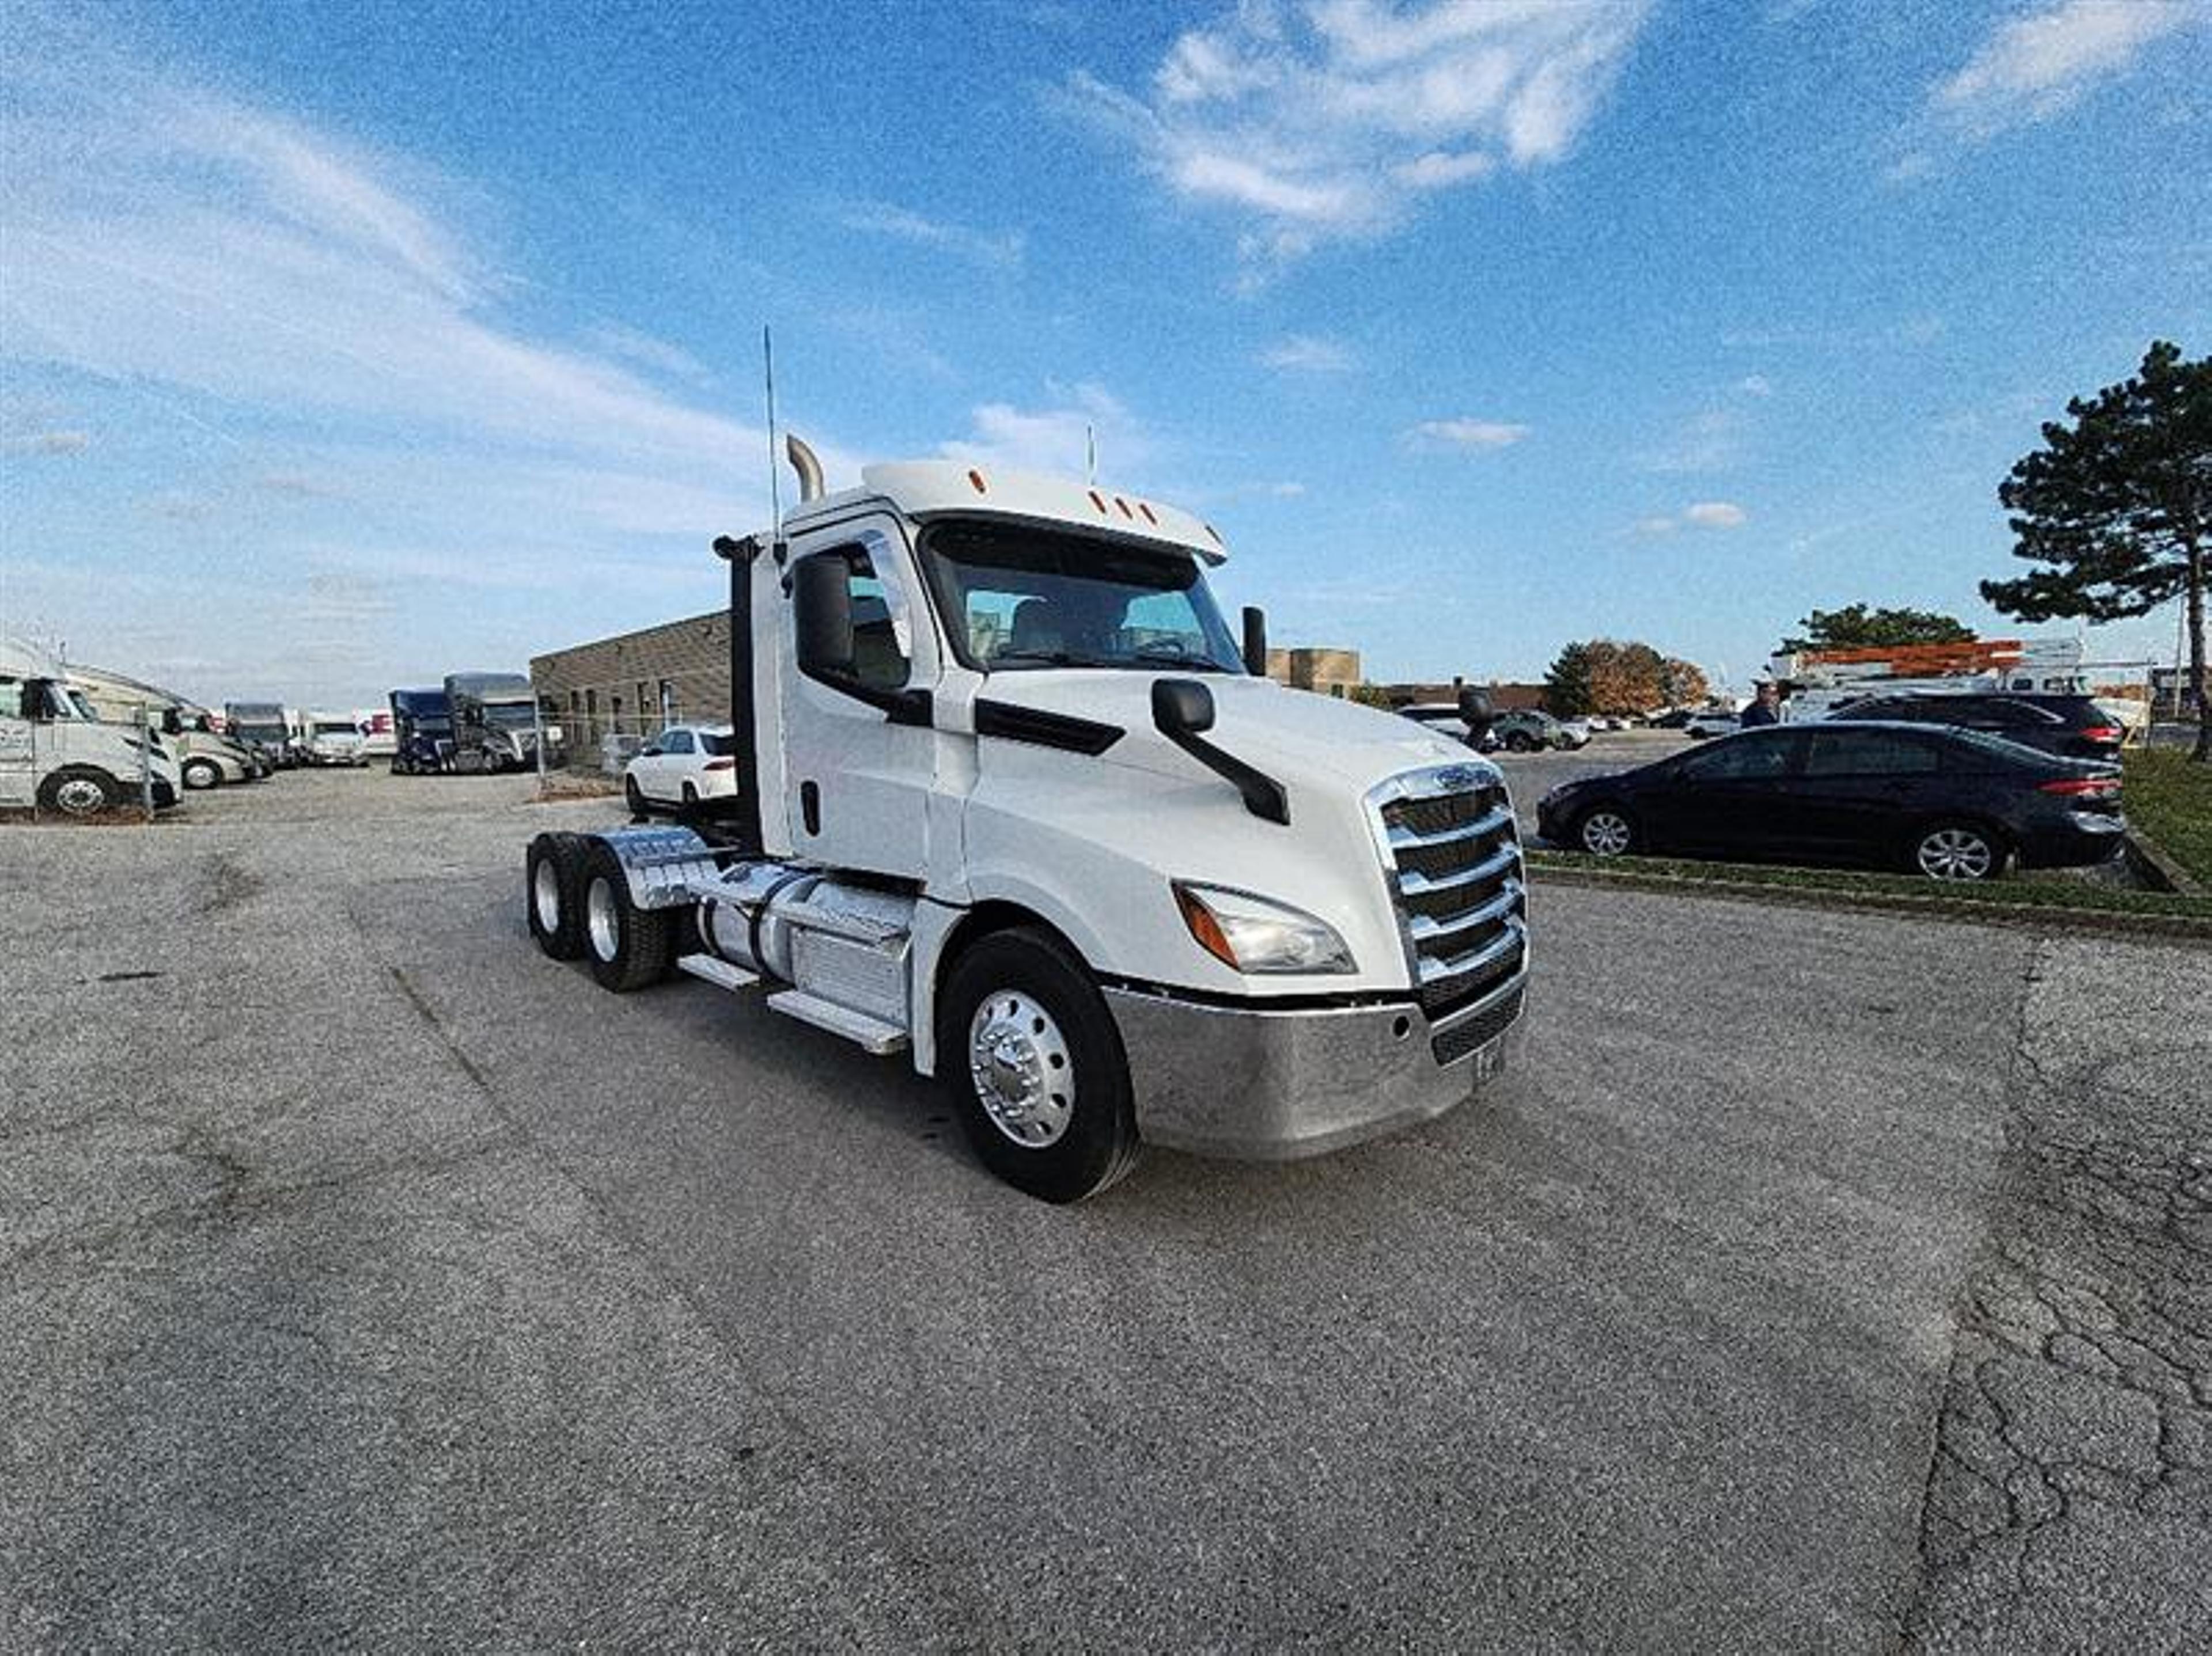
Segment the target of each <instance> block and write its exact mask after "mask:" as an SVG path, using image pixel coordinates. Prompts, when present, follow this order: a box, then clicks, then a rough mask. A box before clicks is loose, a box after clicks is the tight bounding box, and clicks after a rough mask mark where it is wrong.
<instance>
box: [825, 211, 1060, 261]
mask: <svg viewBox="0 0 2212 1656" xmlns="http://www.w3.org/2000/svg"><path fill="white" fill-rule="evenodd" d="M839 222H841V223H842V224H843V225H844V227H846V228H847V229H848V230H860V231H863V232H865V233H866V234H870V235H877V236H890V237H891V238H893V239H894V240H899V241H906V242H911V243H914V244H915V246H922V247H933V248H936V249H937V250H939V252H947V253H951V254H953V255H954V256H955V257H957V258H964V259H967V260H968V261H969V262H970V263H971V264H981V265H985V266H987V267H989V268H991V269H994V270H1012V268H1014V267H1015V266H1016V265H1018V264H1020V263H1021V262H1022V254H1023V252H1024V248H1025V246H1026V245H1027V243H1026V240H1025V238H1024V236H1023V234H1022V233H1021V232H1020V231H1018V230H1005V231H986V230H975V229H970V228H969V227H968V226H966V225H964V224H952V223H949V222H946V221H944V220H941V219H933V218H928V217H926V216H925V215H922V214H920V213H916V212H912V211H909V210H908V209H906V208H903V207H894V206H892V205H890V203H887V202H863V203H860V204H859V205H857V206H854V207H853V208H850V209H847V211H846V212H845V213H844V214H843V215H841V217H840V219H839Z"/></svg>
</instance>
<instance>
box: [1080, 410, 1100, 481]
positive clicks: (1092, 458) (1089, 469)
mask: <svg viewBox="0 0 2212 1656" xmlns="http://www.w3.org/2000/svg"><path fill="white" fill-rule="evenodd" d="M1097 481H1098V429H1097V427H1095V426H1093V425H1092V424H1091V422H1089V421H1088V420H1085V422H1083V484H1084V487H1085V488H1089V487H1091V484H1093V483H1095V482H1097Z"/></svg>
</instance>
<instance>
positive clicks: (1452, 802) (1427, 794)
mask: <svg viewBox="0 0 2212 1656" xmlns="http://www.w3.org/2000/svg"><path fill="white" fill-rule="evenodd" d="M1370 798H1371V800H1372V803H1373V804H1374V806H1375V810H1376V820H1377V824H1378V827H1379V828H1380V831H1381V835H1382V840H1383V850H1384V852H1385V855H1386V856H1387V857H1388V858H1389V864H1390V879H1391V885H1392V895H1394V897H1395V899H1396V901H1397V907H1398V913H1399V918H1400V920H1401V924H1402V925H1403V927H1404V930H1405V935H1406V939H1407V948H1408V949H1409V950H1410V952H1411V954H1412V956H1413V967H1414V970H1415V974H1416V976H1415V988H1416V993H1417V996H1418V998H1419V1001H1420V1004H1421V1010H1423V1012H1425V1014H1427V1016H1429V1017H1430V1018H1431V1020H1434V1019H1437V1018H1442V1017H1445V1016H1449V1014H1450V1013H1452V1012H1454V1011H1455V1010H1459V1009H1461V1008H1462V1007H1466V1006H1469V1005H1472V1004H1474V1002H1476V1001H1477V1000H1479V999H1480V998H1482V997H1484V996H1485V995H1487V994H1491V993H1493V992H1496V991H1497V990H1498V987H1499V986H1501V985H1504V984H1505V983H1507V982H1509V981H1510V980H1511V979H1512V978H1514V977H1515V976H1516V975H1517V974H1519V973H1520V971H1521V970H1522V968H1523V967H1524V966H1525V965H1526V963H1527V926H1526V923H1525V921H1524V919H1523V913H1524V905H1525V901H1526V898H1525V895H1524V876H1523V873H1522V864H1521V836H1520V834H1519V831H1518V830H1517V829H1516V827H1515V825H1514V821H1513V808H1512V806H1511V804H1510V803H1509V802H1508V800H1507V799H1506V797H1505V789H1504V785H1503V784H1501V783H1500V782H1498V780H1497V779H1496V778H1495V776H1494V774H1493V773H1491V772H1489V771H1488V770H1487V768H1484V769H1480V770H1477V769H1474V768H1473V767H1466V766H1446V767H1443V768H1441V769H1437V770H1432V771H1416V772H1413V773H1408V774H1407V775H1404V776H1400V777H1395V778H1393V779H1391V780H1390V781H1389V782H1386V783H1384V784H1383V786H1381V787H1380V788H1378V789H1377V790H1376V792H1375V793H1374V794H1373V795H1372V796H1370ZM1514 1003H1515V1004H1516V1006H1517V1004H1518V998H1517V996H1516V997H1515V998H1514ZM1508 1021H1510V1015H1508ZM1501 1027H1502V1026H1501ZM1440 1057H1441V1054H1440ZM1443 1061H1449V1060H1443Z"/></svg>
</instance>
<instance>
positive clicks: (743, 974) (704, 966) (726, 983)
mask: <svg viewBox="0 0 2212 1656" xmlns="http://www.w3.org/2000/svg"><path fill="white" fill-rule="evenodd" d="M676 969H677V970H678V971H679V972H689V973H690V974H691V975H692V976H693V977H695V978H700V979H703V980H705V981H707V982H708V983H711V984H713V985H714V986H715V987H716V988H717V989H728V990H732V991H735V990H738V989H750V988H751V987H752V986H754V985H755V984H757V983H758V982H759V981H760V974H759V973H757V972H748V971H746V970H745V968H744V967H742V966H732V965H731V964H730V963H729V961H726V960H724V959H723V958H722V957H721V956H720V955H678V957H677V961H676Z"/></svg>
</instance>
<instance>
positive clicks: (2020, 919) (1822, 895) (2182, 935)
mask: <svg viewBox="0 0 2212 1656" xmlns="http://www.w3.org/2000/svg"><path fill="white" fill-rule="evenodd" d="M1528 872H1529V875H1530V876H1531V877H1533V878H1534V881H1535V882H1536V883H1538V884H1551V885H1571V886H1589V887H1606V886H1613V887H1625V888H1626V889H1629V890H1632V891H1656V892H1672V893H1674V894H1676V895H1689V896H1709V897H1720V898H1724V899H1727V900H1729V901H1735V902H1753V903H1775V904H1778V905H1781V906H1782V907H1790V908H1829V909H1843V910H1847V911H1849V910H1857V911H1861V912H1872V913H1892V914H1917V915H1920V916H1922V917H1923V918H1925V919H1936V920H1948V921H1951V922H1953V923H1964V924H1966V925H2001V926H2008V927H2013V928H2028V929H2033V928H2038V927H2040V928H2045V929H2049V930H2053V931H2085V932H2100V933H2103V934H2106V935H2107V936H2112V937H2170V938H2175V939H2179V940H2180V941H2183V942H2187V943H2203V944H2207V945H2212V916H2197V915H2191V914H2144V913H2133V912H2130V911H2129V910H2126V909H2103V908H2069V907H2065V906H2063V905H2061V904H2050V905H2045V904H2041V903H2034V904H2029V903H2019V904H2007V903H1979V902H1972V901H1960V899H1958V898H1956V897H1944V896H1931V897H1916V896H1911V895H1907V894H1905V893H1903V892H1893V891H1855V890H1851V889H1847V888H1844V887H1838V886H1787V885H1768V884H1765V883H1759V882H1754V881H1750V880H1686V879H1682V878H1680V877H1677V876H1674V875H1668V874H1638V873H1628V872H1620V873H1614V872H1607V873H1604V874H1599V873H1595V872H1592V871H1588V870H1580V869H1556V868H1542V867H1531V868H1530V869H1529V870H1528Z"/></svg>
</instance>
